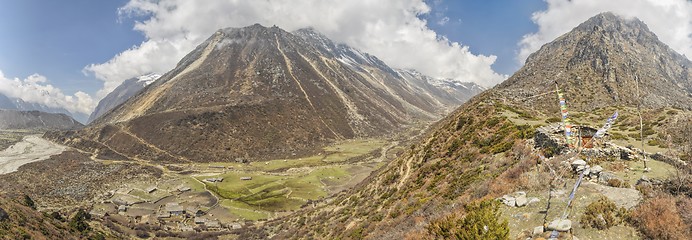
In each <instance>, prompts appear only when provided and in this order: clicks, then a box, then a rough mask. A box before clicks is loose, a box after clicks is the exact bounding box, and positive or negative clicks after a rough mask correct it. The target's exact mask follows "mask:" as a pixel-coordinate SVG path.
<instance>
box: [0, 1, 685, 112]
mask: <svg viewBox="0 0 692 240" xmlns="http://www.w3.org/2000/svg"><path fill="white" fill-rule="evenodd" d="M604 11H612V12H615V13H616V14H619V15H621V16H625V17H639V18H640V19H642V20H643V21H644V22H645V23H647V25H648V26H649V28H650V29H651V30H652V31H654V33H656V34H657V35H658V36H659V39H661V40H662V41H663V42H664V43H666V44H668V45H670V46H671V47H672V48H673V49H674V50H676V51H678V52H680V53H683V54H686V55H687V56H690V55H692V44H691V43H692V1H688V0H609V1H602V0H484V1H477V0H377V1H374V0H349V1H343V0H332V1H329V0H323V1H307V0H306V1H298V0H295V1H280V0H267V1H254V0H246V1H228V0H205V1H191V0H157V1H153V0H109V1H93V0H63V1H39V0H21V1H19V0H0V72H1V73H2V75H0V93H3V94H5V95H14V97H20V98H22V99H25V101H40V100H41V98H42V96H39V95H37V94H32V92H38V91H36V89H40V90H41V91H46V92H50V93H51V94H49V95H50V96H49V97H50V98H53V99H51V100H50V101H45V102H49V103H51V104H54V105H56V106H58V107H65V108H66V109H68V110H70V111H73V112H81V113H85V114H88V113H90V112H91V110H93V107H94V106H95V105H96V104H97V103H98V100H100V99H101V98H102V97H104V96H105V95H106V94H107V93H108V92H109V91H111V90H112V89H114V88H115V87H117V86H118V85H119V84H120V83H121V82H122V81H124V80H126V79H128V78H132V77H135V76H138V75H142V74H146V73H151V72H156V73H165V72H166V71H168V70H170V69H171V68H173V67H174V66H175V64H176V63H177V62H178V60H179V59H181V58H182V57H183V56H184V55H185V54H187V53H188V52H189V51H191V50H192V49H194V47H195V46H197V45H198V44H199V43H201V42H202V41H204V40H205V39H206V38H207V37H208V36H210V35H211V34H212V33H213V32H214V31H216V30H217V29H219V28H225V27H244V26H248V25H251V24H254V23H260V24H262V25H265V26H272V25H277V26H279V27H281V28H283V29H285V30H288V31H292V30H296V29H298V28H303V27H307V26H312V27H313V28H315V29H316V30H318V31H320V32H322V33H323V34H325V35H327V36H328V37H330V38H331V39H333V40H335V41H337V42H341V43H346V44H348V45H351V46H353V47H356V48H359V49H361V50H363V51H365V52H368V53H370V54H373V55H375V56H377V57H378V58H380V59H382V60H383V61H385V62H386V63H387V64H389V65H390V66H393V67H396V68H412V69H415V70H418V71H420V72H422V73H424V74H426V75H430V76H432V77H438V78H452V79H456V80H459V81H471V82H475V83H478V84H481V85H483V86H486V87H490V86H493V85H495V84H497V83H499V82H501V81H502V80H504V79H505V78H506V77H507V76H509V75H511V74H512V73H513V72H514V71H516V70H517V69H518V68H519V67H520V66H521V64H522V63H523V59H525V58H526V57H527V56H528V54H530V53H531V52H533V51H535V50H537V49H538V48H540V46H541V45H543V44H545V43H547V42H550V41H552V40H553V39H555V38H556V37H558V36H560V35H562V34H564V33H566V32H568V31H569V30H571V29H572V28H574V27H575V26H577V25H578V24H579V23H581V22H583V21H585V20H586V19H588V18H589V17H591V16H593V15H596V14H598V13H600V12H604ZM443 36H444V37H446V39H444V38H442V37H443ZM32 74H38V75H40V76H38V75H32ZM49 84H50V85H52V86H54V87H51V86H48V85H49ZM37 99H38V100H37Z"/></svg>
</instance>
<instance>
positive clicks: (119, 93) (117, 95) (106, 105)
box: [88, 73, 161, 122]
mask: <svg viewBox="0 0 692 240" xmlns="http://www.w3.org/2000/svg"><path fill="white" fill-rule="evenodd" d="M160 77H161V75H158V74H153V73H152V74H146V75H142V76H139V77H136V78H131V79H128V80H125V81H124V82H123V83H121V84H120V85H119V86H118V87H117V88H115V89H114V90H113V91H112V92H110V93H108V95H106V97H104V98H103V99H101V101H99V104H98V105H97V106H96V108H95V109H94V112H92V113H91V115H90V116H89V120H88V122H92V121H94V120H95V119H97V118H99V117H100V116H101V115H103V114H106V112H108V111H110V110H111V109H113V108H115V107H117V106H118V105H120V104H122V103H124V102H125V101H127V100H128V99H130V97H132V96H134V95H135V94H137V93H138V92H139V91H141V90H142V89H143V88H144V87H146V86H147V85H149V84H151V83H153V82H154V81H156V79H158V78H160Z"/></svg>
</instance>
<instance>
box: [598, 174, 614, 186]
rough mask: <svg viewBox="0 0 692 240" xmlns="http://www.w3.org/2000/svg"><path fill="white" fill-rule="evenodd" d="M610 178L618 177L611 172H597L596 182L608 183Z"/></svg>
mask: <svg viewBox="0 0 692 240" xmlns="http://www.w3.org/2000/svg"><path fill="white" fill-rule="evenodd" d="M610 179H618V177H617V176H616V175H615V173H612V172H601V174H598V182H600V183H604V184H605V183H608V180H610Z"/></svg>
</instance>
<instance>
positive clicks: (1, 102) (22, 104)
mask: <svg viewBox="0 0 692 240" xmlns="http://www.w3.org/2000/svg"><path fill="white" fill-rule="evenodd" d="M0 109H7V110H17V111H41V112H45V113H62V114H66V115H68V116H71V117H72V118H74V119H76V120H77V121H80V122H83V123H85V122H86V121H87V119H88V117H89V116H87V115H86V114H82V113H72V112H70V111H68V110H66V109H64V108H58V107H49V106H47V105H45V104H40V103H32V102H26V101H24V100H22V99H19V98H11V97H8V96H5V95H4V94H1V93H0Z"/></svg>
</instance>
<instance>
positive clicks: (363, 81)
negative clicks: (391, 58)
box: [51, 24, 477, 161]
mask: <svg viewBox="0 0 692 240" xmlns="http://www.w3.org/2000/svg"><path fill="white" fill-rule="evenodd" d="M469 93H472V94H475V93H477V92H476V90H472V91H469ZM456 94H458V92H453V91H452V92H447V91H444V90H440V89H438V88H437V87H435V86H433V85H431V84H429V83H428V82H417V79H416V78H413V77H409V78H403V77H401V76H400V75H399V74H398V73H397V72H396V71H395V70H393V69H391V68H389V67H388V66H386V65H385V64H384V63H383V62H382V61H380V60H378V59H377V58H375V57H373V56H370V55H367V54H364V53H362V52H359V51H357V50H354V49H352V48H349V47H347V46H345V45H338V44H334V43H333V42H331V41H329V40H328V39H326V38H324V37H323V36H322V35H319V34H317V33H315V32H314V31H311V30H299V31H296V32H294V33H289V32H286V31H284V30H281V29H279V28H277V27H271V28H266V27H263V26H261V25H258V24H256V25H252V26H249V27H245V28H228V29H222V30H219V31H217V32H216V33H215V34H214V35H213V36H211V37H210V38H209V39H208V40H206V41H205V42H204V43H202V44H201V45H200V46H198V47H197V48H196V49H195V50H194V51H192V52H191V53H190V54H188V55H187V56H186V57H185V58H183V59H182V60H181V61H180V63H179V64H178V65H177V67H176V68H175V69H173V70H172V71H170V72H168V73H166V74H164V75H163V76H162V77H161V78H160V79H159V80H157V81H155V82H154V83H152V84H151V85H148V86H146V87H145V88H144V89H143V90H142V91H140V92H139V93H137V94H136V95H135V96H134V97H132V98H130V99H129V100H127V101H126V102H125V103H123V104H121V105H119V106H118V107H116V108H114V109H113V110H112V111H109V112H108V113H106V114H104V115H103V116H102V117H100V118H98V119H96V120H95V121H94V122H93V123H91V124H90V125H89V126H88V127H87V128H86V129H85V130H82V131H77V132H68V133H66V134H62V135H60V136H58V135H51V136H52V137H55V139H56V140H58V141H59V142H63V143H66V144H69V145H72V146H75V147H79V148H83V149H84V150H89V151H100V152H112V153H114V155H117V157H120V156H127V157H135V158H142V159H151V160H163V161H234V160H235V159H239V158H250V159H272V158H281V157H287V156H293V155H294V154H295V155H302V154H309V153H310V152H311V151H314V150H315V149H318V148H319V147H321V146H323V145H324V144H326V143H329V142H331V141H335V140H343V139H351V138H362V137H373V136H382V135H385V134H386V133H387V132H390V131H392V130H396V129H400V128H402V127H405V126H406V125H407V124H411V123H414V122H416V121H430V120H434V119H437V118H439V117H441V116H442V115H443V114H445V113H446V112H447V111H449V108H450V107H452V105H458V104H460V103H461V101H463V100H464V99H467V98H468V97H460V96H455V95H456ZM152 126H155V127H152ZM75 139H81V140H78V141H73V140H75ZM76 143H79V144H76Z"/></svg>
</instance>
